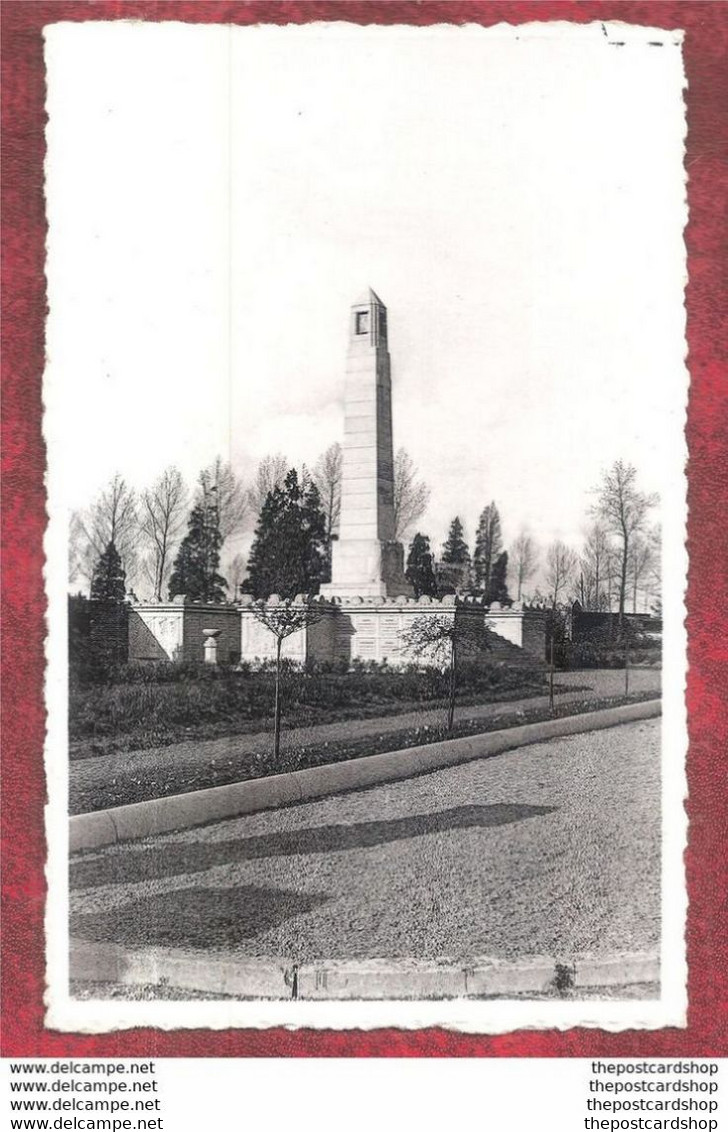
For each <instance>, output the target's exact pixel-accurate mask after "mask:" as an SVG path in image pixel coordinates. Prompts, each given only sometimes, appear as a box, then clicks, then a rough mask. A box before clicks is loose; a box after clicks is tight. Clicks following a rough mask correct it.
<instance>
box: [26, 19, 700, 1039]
mask: <svg viewBox="0 0 728 1132" xmlns="http://www.w3.org/2000/svg"><path fill="white" fill-rule="evenodd" d="M45 54H46V68H47V82H48V95H47V112H48V121H47V127H46V142H47V156H46V201H47V215H48V238H47V249H48V257H47V264H46V277H47V285H48V308H49V310H48V323H47V366H46V373H45V379H44V435H45V443H46V446H47V457H48V473H47V491H48V513H49V527H48V534H47V537H46V546H45V551H46V559H47V565H46V575H45V576H46V590H47V600H48V641H47V665H48V669H47V671H48V675H47V682H46V702H47V708H48V735H47V745H46V756H45V758H46V771H47V776H48V783H49V798H48V806H47V841H48V863H47V877H48V884H49V900H48V914H47V922H46V930H47V959H48V970H47V976H48V977H47V997H46V1005H47V1010H48V1024H49V1025H50V1026H52V1027H55V1028H57V1029H61V1030H74V1031H76V1032H104V1031H110V1030H114V1029H121V1028H128V1027H133V1026H139V1025H153V1026H158V1027H161V1028H168V1029H169V1028H180V1027H200V1026H204V1027H208V1028H227V1027H235V1026H237V1027H242V1026H245V1027H267V1026H277V1025H287V1026H294V1027H296V1026H301V1027H303V1026H305V1027H315V1028H363V1029H367V1028H373V1027H376V1026H399V1027H402V1028H417V1027H421V1026H432V1025H441V1026H444V1027H449V1028H451V1029H455V1030H463V1031H470V1032H482V1033H499V1032H508V1031H511V1030H515V1029H522V1028H524V1027H529V1028H567V1027H569V1026H574V1025H583V1026H593V1027H596V1026H598V1027H600V1028H601V1029H603V1030H624V1029H639V1028H651V1029H654V1028H657V1027H664V1026H681V1025H684V1024H685V1010H686V992H685V983H686V961H685V948H684V922H685V912H686V896H685V879H684V873H683V861H682V857H683V851H684V848H685V841H686V818H685V811H684V796H685V774H684V762H685V754H686V749H687V736H686V722H685V705H684V684H685V673H686V659H685V651H686V650H685V631H684V624H683V622H684V616H685V611H684V605H683V593H684V589H685V576H686V553H685V545H684V544H685V522H686V503H685V459H686V453H685V440H684V434H683V430H684V425H685V413H686V401H687V389H688V377H687V369H686V363H685V356H686V345H685V311H684V288H685V282H686V267H685V263H686V259H685V247H684V236H683V232H684V227H685V224H686V221H687V206H686V187H685V171H684V166H683V161H684V141H685V107H684V87H685V79H684V72H683V63H682V54H681V33H679V32H667V31H664V30H656V29H650V28H645V27H638V26H635V25H625V24H619V23H593V24H586V25H580V26H576V25H571V24H568V23H544V24H529V25H522V26H519V27H510V26H507V25H500V26H496V27H492V28H487V29H486V28H482V27H475V26H463V27H451V26H446V25H435V26H431V27H423V28H416V27H400V26H391V27H386V26H354V25H353V24H347V23H331V24H327V23H321V24H317V23H307V24H304V25H301V26H294V25H284V26H280V27H275V26H253V27H230V26H222V25H219V26H218V25H206V26H195V25H192V24H189V25H183V24H176V23H164V24H154V23H146V24H144V23H135V22H133V21H129V22H126V21H116V22H113V23H112V22H109V23H104V22H93V21H89V22H85V23H79V24H68V23H58V24H55V25H50V26H49V27H47V28H46V30H45Z"/></svg>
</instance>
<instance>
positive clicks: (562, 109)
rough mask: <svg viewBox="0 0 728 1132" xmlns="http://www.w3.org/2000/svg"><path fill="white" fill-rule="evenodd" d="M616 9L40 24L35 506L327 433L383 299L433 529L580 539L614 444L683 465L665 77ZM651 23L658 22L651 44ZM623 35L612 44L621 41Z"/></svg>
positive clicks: (633, 454)
mask: <svg viewBox="0 0 728 1132" xmlns="http://www.w3.org/2000/svg"><path fill="white" fill-rule="evenodd" d="M648 37H649V33H648V32H647V30H646V29H641V28H632V29H625V27H624V25H609V26H604V25H597V24H594V25H589V26H588V27H586V28H584V27H582V28H575V27H574V26H572V25H567V24H559V25H532V26H531V27H530V28H517V29H510V28H501V29H497V28H496V29H489V30H487V31H485V30H484V29H479V28H453V27H439V28H424V29H414V28H396V27H395V28H377V27H366V28H356V27H353V26H352V25H346V24H334V25H305V26H303V27H295V26H288V27H281V28H271V27H265V28H263V27H256V28H223V27H214V26H213V27H211V26H193V25H181V24H144V23H132V22H129V23H120V22H114V23H106V24H105V23H91V22H89V23H82V24H75V25H68V24H65V25H64V24H61V25H56V26H51V27H50V28H49V29H47V32H46V58H47V66H48V90H49V93H48V112H49V124H48V129H47V142H48V158H47V167H46V176H47V183H46V193H47V202H48V219H49V236H48V267H47V276H48V289H49V305H50V317H49V324H48V335H47V353H48V364H47V372H46V380H45V401H46V436H47V439H48V442H49V451H50V453H51V455H50V457H49V465H50V472H49V482H50V483H51V486H52V488H53V493H52V499H53V501H54V502H53V506H55V507H59V508H63V507H65V508H75V507H83V506H85V505H87V504H88V503H89V502H90V501H91V500H92V499H93V497H94V495H95V494H96V492H97V491H98V490H99V489H100V488H102V487H103V486H104V484H105V483H106V482H107V481H108V480H109V479H110V477H111V476H112V475H113V474H114V473H115V472H117V471H119V472H121V473H122V474H123V475H124V476H125V478H127V479H128V480H129V482H131V483H132V484H134V485H135V486H137V487H139V488H143V487H144V486H145V485H147V484H149V483H150V482H151V481H152V480H153V479H154V478H155V477H156V476H157V475H158V474H159V473H160V472H161V471H162V470H163V469H164V468H165V467H166V466H168V465H170V464H174V465H177V466H178V467H179V468H180V469H181V470H182V471H183V473H184V474H185V476H186V478H187V479H188V480H189V481H190V482H193V481H194V480H195V478H196V476H197V473H198V471H199V470H200V468H201V467H203V466H205V465H206V464H208V463H210V462H211V461H212V460H213V459H214V458H215V456H216V455H218V454H220V455H222V456H223V457H224V458H225V459H229V460H231V461H232V463H233V465H234V467H235V468H236V469H237V470H238V471H239V473H240V474H241V475H242V476H243V478H249V477H250V476H251V475H252V473H253V471H254V469H255V466H256V464H257V462H258V461H259V460H260V459H261V458H262V457H263V456H265V455H266V454H268V453H275V452H281V453H283V454H284V455H286V456H287V457H288V458H289V460H290V461H291V463H295V464H298V465H300V464H301V463H303V462H305V463H307V464H309V465H311V464H313V463H314V462H315V460H316V458H317V456H318V455H319V454H320V453H321V452H323V451H324V449H325V448H327V447H328V446H329V445H330V444H332V443H333V442H334V441H337V440H341V439H342V438H343V389H344V372H345V362H346V344H347V320H348V311H349V307H350V305H351V304H352V303H353V302H354V301H356V299H357V298H358V296H359V295H360V294H361V293H362V291H364V290H365V289H366V287H368V286H371V287H373V288H374V290H375V291H376V292H377V293H378V295H379V296H380V297H381V298H382V300H383V301H384V303H385V304H386V306H387V308H388V312H389V339H390V352H391V357H392V383H393V420H394V442H395V447H400V446H403V447H405V448H406V449H407V451H408V452H409V453H410V455H411V456H412V458H413V459H414V461H415V463H416V465H417V467H418V469H419V471H420V474H421V476H422V477H423V478H424V480H425V481H426V482H427V483H428V485H429V486H430V488H431V501H430V506H429V510H428V513H427V515H426V516H425V517H424V518H423V519H422V521H421V523H420V529H422V530H424V531H426V532H427V533H429V534H430V535H431V537H432V539H433V542H434V543H435V544H439V543H440V542H441V541H442V540H443V538H444V537H445V534H446V530H447V526H448V524H449V521H450V520H451V518H452V517H453V516H454V515H455V514H459V515H460V516H461V518H462V519H463V521H464V523H465V528H466V535H467V536H468V537H470V538H471V539H472V536H473V534H474V529H475V525H476V523H477V517H478V514H479V512H480V511H481V510H482V508H483V507H484V506H485V505H486V504H487V503H489V502H490V501H491V500H495V501H496V503H497V504H498V507H499V510H500V513H501V517H502V521H503V528H504V534H505V538H506V543H507V542H508V541H509V540H510V539H512V538H514V537H515V535H516V534H517V533H518V532H519V531H520V530H521V529H523V528H526V529H528V530H529V531H530V532H531V533H532V534H533V535H534V536H535V537H536V538H537V539H538V540H539V541H540V542H541V543H544V544H545V543H548V542H549V541H551V540H552V539H555V538H563V539H565V540H567V541H569V542H572V543H573V542H578V540H579V538H580V536H581V534H582V532H583V529H584V526H585V523H586V521H587V513H588V509H589V507H590V505H591V504H592V503H593V502H594V495H593V492H592V489H593V488H594V487H595V485H596V484H597V483H598V482H599V480H600V477H601V476H602V474H603V472H604V470H605V469H606V468H607V467H608V466H609V465H611V464H612V463H613V461H614V460H616V459H617V458H619V457H621V458H623V459H626V460H628V461H631V462H632V463H634V464H635V465H636V466H637V468H638V470H639V473H640V481H641V484H642V486H643V487H644V488H645V489H646V490H650V491H658V492H660V493H661V495H662V497H663V499H664V498H668V497H669V496H670V492H671V491H672V490H673V489H674V487H675V485H676V484H677V482H678V480H679V478H680V477H681V463H682V458H683V440H682V430H683V418H684V401H685V393H686V387H687V378H686V372H685V368H684V364H683V357H684V352H685V346H684V333H685V327H684V312H683V287H684V282H685V267H684V264H685V258H684V247H683V238H682V228H683V224H684V222H685V204H684V198H685V186H684V174H683V169H682V160H683V134H684V108H683V103H682V85H683V77H682V75H683V72H682V62H681V55H680V48H679V46H678V45H677V43H678V40H677V36H676V33H662V37H661V39H662V46H659V47H656V46H654V45H651V44H650V43H649V42H648ZM653 38H654V33H653ZM619 43H623V46H618V44H619Z"/></svg>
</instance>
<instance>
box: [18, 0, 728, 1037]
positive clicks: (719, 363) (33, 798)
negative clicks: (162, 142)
mask: <svg viewBox="0 0 728 1132" xmlns="http://www.w3.org/2000/svg"><path fill="white" fill-rule="evenodd" d="M129 17H134V18H140V19H148V20H167V19H174V20H185V21H189V22H195V23H218V22H223V23H225V22H230V23H236V24H250V23H256V22H268V23H290V22H296V23H304V22H310V21H312V20H317V19H326V20H333V19H345V20H348V21H349V22H352V23H382V24H393V23H411V24H432V23H439V22H443V21H444V22H447V23H469V22H475V23H481V24H484V25H489V24H495V23H499V22H502V21H506V22H509V23H525V22H527V21H529V20H547V19H549V20H553V19H569V20H574V21H579V22H588V21H591V20H609V19H617V20H624V21H627V22H630V23H639V24H650V25H653V26H659V27H663V28H684V29H685V32H686V35H685V49H684V50H685V65H686V70H687V77H688V84H689V89H688V92H687V105H688V140H687V159H686V161H687V167H688V172H689V177H690V181H689V203H690V223H689V226H688V229H687V237H686V238H687V243H688V254H689V274H690V283H689V286H688V292H687V303H688V316H689V317H688V340H689V348H690V355H689V365H690V371H691V393H690V408H689V423H688V442H689V449H690V463H689V505H690V520H689V548H690V558H691V565H690V583H689V596H688V607H689V618H688V626H689V636H690V646H689V649H690V653H689V655H690V676H689V683H688V707H689V715H690V753H689V761H688V779H689V790H690V801H689V803H688V809H689V816H690V846H689V850H688V853H687V862H686V864H687V878H688V889H689V896H690V913H689V925H688V941H687V942H688V963H689V971H690V976H689V999H690V1009H689V1024H688V1028H687V1029H686V1030H676V1029H670V1030H661V1031H653V1032H636V1031H630V1032H626V1033H620V1034H607V1033H604V1032H601V1031H594V1030H591V1031H590V1030H579V1029H574V1030H570V1031H568V1032H565V1033H560V1032H556V1031H550V1032H528V1031H520V1032H517V1033H513V1034H508V1035H504V1036H499V1037H473V1036H469V1035H459V1034H453V1033H448V1032H446V1031H443V1030H437V1029H431V1030H424V1031H419V1032H415V1033H412V1032H403V1031H397V1030H379V1031H374V1032H370V1033H361V1032H348V1033H337V1032H332V1031H328V1032H314V1031H298V1032H288V1031H285V1030H268V1031H245V1030H230V1031H224V1032H211V1031H204V1030H186V1031H177V1032H173V1033H163V1032H160V1031H155V1030H131V1031H124V1032H120V1033H118V1034H110V1035H99V1036H88V1035H75V1034H59V1033H54V1032H52V1031H48V1030H46V1029H45V1028H44V1025H43V1014H44V1010H43V986H44V954H43V938H44V933H43V915H44V902H45V879H44V875H43V867H44V858H45V843H44V831H43V803H44V798H45V783H44V777H43V757H42V747H43V738H44V711H43V701H42V683H43V637H44V621H43V613H44V609H43V599H42V594H43V580H42V568H43V553H42V538H43V530H44V523H45V510H44V508H45V502H44V491H43V470H44V450H43V443H42V439H41V375H42V370H43V327H44V317H45V303H46V299H45V284H44V276H43V264H44V239H45V216H44V203H43V156H44V140H43V131H44V123H45V118H44V113H45V112H44V95H45V87H44V72H43V57H42V28H43V26H44V25H45V24H47V23H52V22H56V21H59V20H88V19H105V20H110V19H117V18H129ZM1 19H2V47H1V52H2V67H3V83H2V203H3V215H4V225H3V230H2V284H3V287H2V290H3V296H2V314H3V323H2V383H3V394H4V411H3V421H2V429H3V448H2V471H3V504H4V506H3V512H2V547H3V566H4V569H3V595H2V600H3V616H4V620H3V628H4V634H3V638H4V647H3V665H2V675H3V677H4V679H3V686H2V698H3V706H4V713H3V716H4V734H3V749H2V771H3V775H2V793H3V808H2V849H3V858H4V869H3V889H2V900H3V921H2V928H3V945H4V946H3V953H4V963H3V969H2V1011H3V1050H2V1052H3V1055H4V1056H6V1057H17V1056H70V1055H74V1056H93V1057H98V1056H115V1057H116V1056H145V1057H149V1056H156V1057H204V1056H216V1057H240V1056H248V1057H271V1056H291V1057H342V1056H344V1057H402V1056H406V1057H449V1056H454V1057H474V1056H479V1057H514V1056H518V1057H529V1056H532V1057H545V1056H546V1057H575V1056H593V1055H599V1056H602V1057H614V1056H645V1055H650V1056H657V1057H659V1056H676V1055H694V1056H699V1055H703V1056H707V1055H711V1056H715V1055H725V1054H727V1053H728V1042H727V1041H726V1032H727V1030H728V1021H727V1018H728V1014H727V1011H726V1005H727V1001H726V1000H727V999H728V995H727V994H726V983H727V980H728V956H727V949H726V939H727V938H728V931H726V924H725V892H726V889H727V888H728V885H727V884H726V881H727V879H728V876H727V874H728V849H727V845H726V807H725V799H726V748H727V744H726V732H727V728H726V714H727V711H726V699H727V697H726V681H725V672H726V662H727V661H728V643H727V639H726V638H727V636H728V634H727V631H726V612H725V611H726V605H727V603H728V593H727V592H726V591H727V589H728V570H727V569H726V563H727V561H728V553H727V552H728V539H727V538H726V521H727V517H728V487H727V482H728V475H727V474H726V469H728V447H727V444H726V439H727V436H726V434H727V433H728V406H727V405H726V401H727V396H726V391H727V388H728V377H727V375H726V352H727V351H726V310H727V309H728V290H727V287H726V273H727V271H728V246H727V245H728V236H727V231H728V230H727V227H726V221H725V218H726V215H728V209H727V207H726V206H727V205H728V168H727V167H726V162H727V160H728V5H726V3H725V2H724V0H721V2H717V3H682V2H678V3H669V2H666V3H631V2H626V3H615V2H604V3H602V2H596V0H595V2H583V3H578V4H576V3H565V2H551V0H543V2H541V3H490V2H483V3H457V2H452V3H439V2H435V3H428V2H427V0H425V2H423V3H411V2H407V0H405V2H390V3H359V2H353V0H352V2H349V3H295V2H292V3H277V4H265V3H251V4H240V3H236V4H231V3H215V2H207V3H199V2H192V3H189V2H159V3H154V2H128V3H125V2H121V0H117V2H113V0H109V2H107V3H93V2H92V3H69V2H66V0H59V2H57V3H47V2H38V3H33V2H24V3H17V2H13V0H4V3H3V4H2V9H1Z"/></svg>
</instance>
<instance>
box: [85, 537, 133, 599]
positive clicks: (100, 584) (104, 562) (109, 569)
mask: <svg viewBox="0 0 728 1132" xmlns="http://www.w3.org/2000/svg"><path fill="white" fill-rule="evenodd" d="M125 598H126V574H125V572H124V567H123V565H122V562H121V557H120V555H119V552H118V550H117V549H116V546H115V545H114V543H113V542H109V543H108V544H107V546H106V550H105V551H104V552H103V554H102V555H101V556H100V558H99V560H98V562H97V563H96V565H95V567H94V572H93V576H92V579H91V600H92V601H113V602H116V603H121V602H123V601H124V599H125Z"/></svg>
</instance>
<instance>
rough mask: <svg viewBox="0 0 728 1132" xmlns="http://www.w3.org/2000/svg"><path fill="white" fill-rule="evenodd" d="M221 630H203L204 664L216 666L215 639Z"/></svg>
mask: <svg viewBox="0 0 728 1132" xmlns="http://www.w3.org/2000/svg"><path fill="white" fill-rule="evenodd" d="M221 632H222V629H203V630H202V635H203V637H204V638H205V664H217V638H218V637H219V636H220V633H221Z"/></svg>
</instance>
